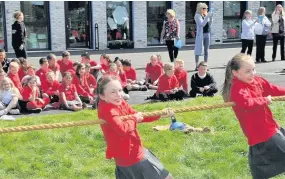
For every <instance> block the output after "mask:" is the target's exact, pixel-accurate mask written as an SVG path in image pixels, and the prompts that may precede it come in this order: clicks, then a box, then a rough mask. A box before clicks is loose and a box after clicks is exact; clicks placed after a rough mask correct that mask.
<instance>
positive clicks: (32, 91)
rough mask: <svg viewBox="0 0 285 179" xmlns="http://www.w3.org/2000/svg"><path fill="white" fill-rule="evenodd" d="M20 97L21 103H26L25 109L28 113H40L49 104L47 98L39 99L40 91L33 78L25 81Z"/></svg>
mask: <svg viewBox="0 0 285 179" xmlns="http://www.w3.org/2000/svg"><path fill="white" fill-rule="evenodd" d="M22 96H23V101H25V102H26V109H27V110H28V112H30V113H40V112H41V111H42V110H43V109H44V108H45V107H46V105H47V104H49V103H50V99H49V98H40V90H39V88H38V87H37V79H36V77H34V76H32V77H29V78H28V79H27V86H25V87H24V88H23V91H22Z"/></svg>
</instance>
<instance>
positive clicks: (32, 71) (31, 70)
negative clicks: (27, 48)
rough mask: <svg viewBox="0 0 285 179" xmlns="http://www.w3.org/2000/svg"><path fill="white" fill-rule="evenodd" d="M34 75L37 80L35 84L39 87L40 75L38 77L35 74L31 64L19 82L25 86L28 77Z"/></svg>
mask: <svg viewBox="0 0 285 179" xmlns="http://www.w3.org/2000/svg"><path fill="white" fill-rule="evenodd" d="M32 76H34V77H35V78H36V80H37V86H38V87H41V85H42V83H41V80H40V77H38V76H37V75H36V72H35V68H34V67H33V66H31V65H29V66H28V71H27V75H26V76H24V78H23V79H22V81H21V83H22V85H23V86H25V85H26V84H27V81H28V79H29V78H30V77H32Z"/></svg>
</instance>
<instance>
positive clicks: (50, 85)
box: [42, 71, 60, 104]
mask: <svg viewBox="0 0 285 179" xmlns="http://www.w3.org/2000/svg"><path fill="white" fill-rule="evenodd" d="M59 87H60V83H59V82H58V81H57V80H55V74H54V72H52V71H50V72H47V74H46V82H45V83H43V84H42V97H43V98H49V99H50V103H51V104H53V103H56V102H59V91H58V90H59Z"/></svg>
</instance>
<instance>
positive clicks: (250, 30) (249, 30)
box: [241, 10, 257, 55]
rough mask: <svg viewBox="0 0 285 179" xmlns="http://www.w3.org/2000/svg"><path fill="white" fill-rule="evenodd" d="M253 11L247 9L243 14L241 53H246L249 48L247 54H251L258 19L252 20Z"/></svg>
mask: <svg viewBox="0 0 285 179" xmlns="http://www.w3.org/2000/svg"><path fill="white" fill-rule="evenodd" d="M251 17H252V12H251V11H250V10H246V11H245V12H244V14H243V20H242V33H241V42H242V49H241V53H245V51H246V49H247V54H248V55H251V52H252V47H253V40H254V25H255V23H256V22H257V20H254V21H253V20H252V19H251Z"/></svg>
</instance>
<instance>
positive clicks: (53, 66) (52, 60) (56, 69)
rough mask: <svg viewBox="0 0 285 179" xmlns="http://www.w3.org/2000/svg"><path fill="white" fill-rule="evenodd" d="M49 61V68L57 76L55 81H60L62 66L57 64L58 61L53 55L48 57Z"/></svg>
mask: <svg viewBox="0 0 285 179" xmlns="http://www.w3.org/2000/svg"><path fill="white" fill-rule="evenodd" d="M47 60H48V68H49V69H50V70H51V71H53V73H54V75H55V80H57V81H58V80H59V74H60V66H59V64H58V63H57V60H56V56H55V55H54V54H52V53H50V54H49V55H48V56H47Z"/></svg>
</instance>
